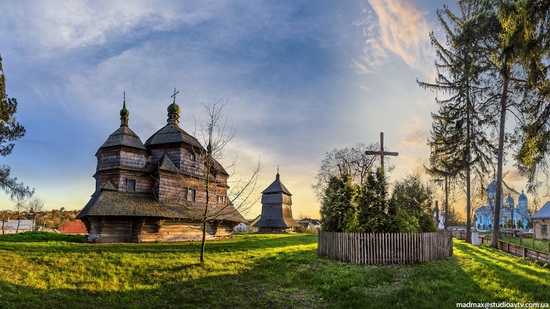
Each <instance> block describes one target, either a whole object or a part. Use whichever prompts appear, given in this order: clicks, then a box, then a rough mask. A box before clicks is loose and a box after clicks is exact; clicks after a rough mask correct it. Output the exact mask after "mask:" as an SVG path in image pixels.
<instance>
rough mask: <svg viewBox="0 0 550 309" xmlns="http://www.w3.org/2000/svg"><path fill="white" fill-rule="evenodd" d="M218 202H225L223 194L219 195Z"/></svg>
mask: <svg viewBox="0 0 550 309" xmlns="http://www.w3.org/2000/svg"><path fill="white" fill-rule="evenodd" d="M218 203H220V204H221V203H223V195H218Z"/></svg>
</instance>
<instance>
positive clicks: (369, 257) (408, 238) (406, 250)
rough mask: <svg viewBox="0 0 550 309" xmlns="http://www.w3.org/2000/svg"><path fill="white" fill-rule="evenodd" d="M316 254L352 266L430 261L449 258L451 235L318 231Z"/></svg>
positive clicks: (436, 233)
mask: <svg viewBox="0 0 550 309" xmlns="http://www.w3.org/2000/svg"><path fill="white" fill-rule="evenodd" d="M317 253H318V254H319V255H324V256H327V257H328V258H330V259H333V260H337V261H342V262H348V263H353V264H370V265H387V264H409V263H414V262H421V261H431V260H436V259H440V258H443V257H449V256H452V255H453V238H452V234H451V233H450V232H447V231H442V232H435V233H415V234H413V233H337V232H323V231H320V232H319V243H318V246H317Z"/></svg>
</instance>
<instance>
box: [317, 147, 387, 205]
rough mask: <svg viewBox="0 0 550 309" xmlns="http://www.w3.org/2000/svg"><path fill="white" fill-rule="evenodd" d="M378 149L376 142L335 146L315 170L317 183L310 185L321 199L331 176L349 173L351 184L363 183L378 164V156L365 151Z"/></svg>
mask: <svg viewBox="0 0 550 309" xmlns="http://www.w3.org/2000/svg"><path fill="white" fill-rule="evenodd" d="M379 149H380V145H379V144H378V143H373V144H370V145H368V146H367V145H365V144H362V143H358V144H356V145H355V146H353V147H351V148H340V149H336V148H335V149H333V150H332V151H330V152H327V153H326V155H325V158H324V159H323V161H322V162H321V167H320V168H319V170H318V171H317V177H316V178H317V183H316V184H314V185H312V187H313V189H314V190H315V192H316V193H317V196H318V197H319V199H322V196H323V193H324V192H325V190H326V187H327V185H328V183H329V180H330V178H331V177H333V176H336V177H342V176H343V175H349V176H350V177H351V181H352V183H353V184H358V185H359V184H363V183H365V182H366V180H367V177H368V175H369V173H370V172H372V171H373V170H374V169H375V168H376V167H377V166H378V165H379V164H380V162H379V161H380V156H373V155H367V154H365V152H366V151H367V150H379ZM391 169H392V166H390V167H388V170H391Z"/></svg>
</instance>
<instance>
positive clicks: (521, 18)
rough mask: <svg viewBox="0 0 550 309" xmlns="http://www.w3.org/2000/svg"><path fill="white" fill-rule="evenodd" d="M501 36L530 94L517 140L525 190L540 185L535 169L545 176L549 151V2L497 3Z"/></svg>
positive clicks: (535, 0)
mask: <svg viewBox="0 0 550 309" xmlns="http://www.w3.org/2000/svg"><path fill="white" fill-rule="evenodd" d="M499 5H500V6H499V19H500V22H501V24H502V26H503V28H504V31H503V34H502V36H503V37H504V38H505V39H506V40H507V41H509V42H514V50H515V51H516V53H517V57H518V60H519V64H520V66H521V69H522V71H523V76H524V77H525V79H524V80H521V83H522V84H523V85H524V86H525V87H526V90H527V91H532V92H533V94H534V96H533V98H532V99H531V100H529V101H527V102H526V103H527V105H526V106H524V108H523V112H524V113H525V114H526V115H527V116H526V117H525V118H526V122H525V123H524V124H523V126H522V128H521V129H520V130H519V131H520V137H519V139H518V141H517V142H518V143H519V146H520V148H519V151H518V153H517V154H516V160H517V162H518V168H519V170H520V172H521V173H522V174H523V175H526V176H527V177H528V186H527V188H528V191H531V192H533V191H534V190H535V189H536V188H537V186H539V185H540V181H539V179H537V176H538V174H539V173H538V171H539V170H540V171H542V172H543V173H544V174H546V176H547V177H548V172H549V171H548V162H547V161H548V154H549V153H550V123H549V122H548V121H547V120H548V119H549V118H550V1H540V0H521V1H501V2H499Z"/></svg>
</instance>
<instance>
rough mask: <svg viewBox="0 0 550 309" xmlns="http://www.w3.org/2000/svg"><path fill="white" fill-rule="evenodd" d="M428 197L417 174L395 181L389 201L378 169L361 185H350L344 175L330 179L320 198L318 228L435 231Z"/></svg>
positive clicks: (430, 194) (366, 231)
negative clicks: (320, 222) (320, 225)
mask: <svg viewBox="0 0 550 309" xmlns="http://www.w3.org/2000/svg"><path fill="white" fill-rule="evenodd" d="M432 198H433V192H432V190H431V189H430V188H429V187H428V186H425V185H424V184H423V183H422V181H421V180H420V176H419V175H417V174H413V175H409V176H407V177H406V178H405V179H404V180H402V181H400V182H397V183H396V184H395V186H394V189H393V192H392V194H391V198H388V184H387V181H386V178H385V177H384V173H383V172H381V171H380V170H378V171H377V172H376V173H371V174H369V175H368V177H367V179H366V182H365V183H363V184H361V185H355V184H353V183H352V180H351V177H350V176H349V175H347V174H343V175H341V176H332V177H330V179H329V182H328V185H327V187H326V189H325V191H324V194H323V196H322V203H321V211H320V212H321V221H322V226H323V227H322V228H323V230H324V231H331V232H363V233H419V232H432V231H435V230H436V226H435V222H434V220H433V218H432V216H431V204H432Z"/></svg>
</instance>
